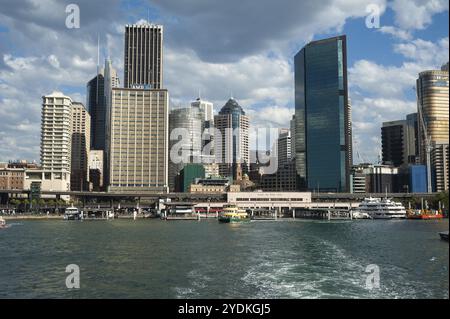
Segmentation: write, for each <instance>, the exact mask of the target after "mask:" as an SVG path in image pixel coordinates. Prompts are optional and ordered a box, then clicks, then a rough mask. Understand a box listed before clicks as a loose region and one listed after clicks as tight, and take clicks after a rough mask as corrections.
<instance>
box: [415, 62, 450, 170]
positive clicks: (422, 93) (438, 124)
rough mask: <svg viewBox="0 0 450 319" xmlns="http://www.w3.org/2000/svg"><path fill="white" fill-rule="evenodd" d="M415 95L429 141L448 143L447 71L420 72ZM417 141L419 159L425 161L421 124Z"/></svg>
mask: <svg viewBox="0 0 450 319" xmlns="http://www.w3.org/2000/svg"><path fill="white" fill-rule="evenodd" d="M417 96H418V101H417V102H418V108H419V116H420V113H421V112H420V111H422V113H423V120H424V122H425V125H426V128H427V134H428V138H429V139H430V142H431V143H432V144H433V143H438V144H439V143H448V140H449V137H448V119H449V113H448V109H449V108H448V103H449V101H448V71H437V70H434V71H425V72H422V73H420V74H419V79H418V80H417ZM419 120H420V119H419ZM419 141H420V144H419V146H420V147H419V156H420V161H421V162H422V163H426V152H425V141H424V134H423V128H422V125H419Z"/></svg>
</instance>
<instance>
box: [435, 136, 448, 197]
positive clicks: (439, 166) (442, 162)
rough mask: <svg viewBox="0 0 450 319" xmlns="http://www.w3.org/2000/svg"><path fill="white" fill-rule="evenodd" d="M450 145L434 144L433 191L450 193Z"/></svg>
mask: <svg viewBox="0 0 450 319" xmlns="http://www.w3.org/2000/svg"><path fill="white" fill-rule="evenodd" d="M449 159H450V158H449V144H448V143H434V144H433V147H432V150H431V168H432V169H431V174H432V175H431V176H432V180H434V182H433V186H434V187H433V191H435V192H439V193H442V192H448V186H449V185H448V184H449V183H448V169H449Z"/></svg>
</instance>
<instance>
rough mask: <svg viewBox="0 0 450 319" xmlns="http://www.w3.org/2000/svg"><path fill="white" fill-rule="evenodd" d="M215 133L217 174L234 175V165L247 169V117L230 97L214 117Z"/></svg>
mask: <svg viewBox="0 0 450 319" xmlns="http://www.w3.org/2000/svg"><path fill="white" fill-rule="evenodd" d="M214 125H215V128H216V132H217V134H218V133H219V132H220V136H215V137H214V144H215V146H214V151H215V157H216V161H217V163H218V164H219V174H220V175H222V176H224V177H234V178H235V177H236V176H235V175H236V173H235V172H236V166H237V165H240V166H241V167H242V168H243V171H244V172H245V171H248V168H249V165H250V152H249V118H248V116H247V115H245V112H244V110H243V108H242V107H241V106H240V105H239V104H238V103H237V102H236V100H235V99H233V98H231V99H229V100H228V102H227V103H226V104H225V105H224V106H223V107H222V109H221V110H220V112H219V114H218V115H216V116H215V117H214Z"/></svg>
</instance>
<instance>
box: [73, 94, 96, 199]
mask: <svg viewBox="0 0 450 319" xmlns="http://www.w3.org/2000/svg"><path fill="white" fill-rule="evenodd" d="M90 131H91V116H90V115H89V113H88V112H87V110H86V109H85V107H84V105H83V104H82V103H79V102H73V103H72V161H71V175H70V189H71V190H73V191H82V190H84V191H86V190H88V189H89V185H88V183H89V173H88V170H89V169H88V160H89V151H90V137H91V133H90Z"/></svg>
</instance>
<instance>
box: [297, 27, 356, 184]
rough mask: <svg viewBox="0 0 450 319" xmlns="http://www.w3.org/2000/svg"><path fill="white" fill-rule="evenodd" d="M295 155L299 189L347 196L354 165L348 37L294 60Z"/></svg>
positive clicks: (317, 44) (309, 48) (311, 47)
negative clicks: (348, 77)
mask: <svg viewBox="0 0 450 319" xmlns="http://www.w3.org/2000/svg"><path fill="white" fill-rule="evenodd" d="M295 118H296V124H295V151H296V166H297V168H296V170H297V175H298V177H299V186H300V189H301V190H306V189H308V190H320V191H330V192H348V191H349V182H350V181H349V176H350V167H351V165H352V154H351V143H352V130H351V114H350V105H349V100H348V87H347V45H346V36H345V35H344V36H339V37H334V38H330V39H325V40H320V41H314V42H311V43H309V44H308V45H306V46H305V47H304V48H303V49H302V50H301V51H300V52H299V53H297V55H296V56H295Z"/></svg>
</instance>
